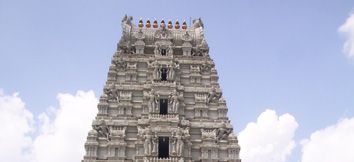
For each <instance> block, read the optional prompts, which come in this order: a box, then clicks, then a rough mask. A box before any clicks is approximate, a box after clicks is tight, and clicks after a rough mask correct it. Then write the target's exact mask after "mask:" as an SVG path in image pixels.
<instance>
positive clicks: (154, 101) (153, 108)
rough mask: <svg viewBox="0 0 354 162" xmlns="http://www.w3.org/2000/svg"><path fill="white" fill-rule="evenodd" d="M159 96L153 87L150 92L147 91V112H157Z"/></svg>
mask: <svg viewBox="0 0 354 162" xmlns="http://www.w3.org/2000/svg"><path fill="white" fill-rule="evenodd" d="M159 98H160V96H159V95H158V94H156V93H155V91H154V90H153V89H152V90H151V91H150V92H148V95H147V99H148V108H149V112H157V111H158V108H159V107H158V102H159Z"/></svg>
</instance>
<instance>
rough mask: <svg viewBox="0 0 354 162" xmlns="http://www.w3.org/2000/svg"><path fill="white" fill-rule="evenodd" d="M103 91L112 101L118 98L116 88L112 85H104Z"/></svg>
mask: <svg viewBox="0 0 354 162" xmlns="http://www.w3.org/2000/svg"><path fill="white" fill-rule="evenodd" d="M103 91H104V93H105V94H106V95H107V97H108V100H113V101H117V100H118V90H115V89H114V86H113V85H109V86H108V87H105V88H104V89H103Z"/></svg>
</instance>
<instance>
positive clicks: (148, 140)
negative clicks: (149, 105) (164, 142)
mask: <svg viewBox="0 0 354 162" xmlns="http://www.w3.org/2000/svg"><path fill="white" fill-rule="evenodd" d="M144 139H145V141H144V153H145V155H151V151H152V150H151V147H152V141H151V140H152V133H151V130H150V129H148V130H147V132H146V134H145V135H144Z"/></svg>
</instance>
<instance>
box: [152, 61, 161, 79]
mask: <svg viewBox="0 0 354 162" xmlns="http://www.w3.org/2000/svg"><path fill="white" fill-rule="evenodd" d="M153 66H154V73H153V78H154V80H158V79H159V78H160V70H159V66H158V64H157V63H154V64H153Z"/></svg>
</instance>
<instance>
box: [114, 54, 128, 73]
mask: <svg viewBox="0 0 354 162" xmlns="http://www.w3.org/2000/svg"><path fill="white" fill-rule="evenodd" d="M112 62H113V64H114V66H115V67H116V68H117V70H125V69H126V68H127V62H125V61H124V60H123V58H122V57H120V58H119V59H114V60H113V61H112Z"/></svg>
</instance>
